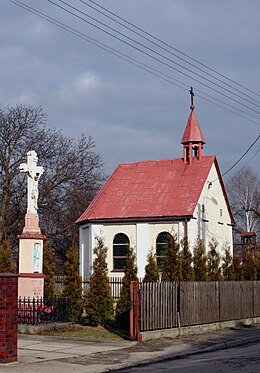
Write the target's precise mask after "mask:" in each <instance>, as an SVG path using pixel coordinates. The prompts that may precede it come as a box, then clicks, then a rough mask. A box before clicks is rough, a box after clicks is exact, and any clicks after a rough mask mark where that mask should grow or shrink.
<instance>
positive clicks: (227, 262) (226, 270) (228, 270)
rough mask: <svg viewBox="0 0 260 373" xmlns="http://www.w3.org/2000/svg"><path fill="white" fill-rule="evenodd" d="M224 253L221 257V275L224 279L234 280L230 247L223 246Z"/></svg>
mask: <svg viewBox="0 0 260 373" xmlns="http://www.w3.org/2000/svg"><path fill="white" fill-rule="evenodd" d="M224 251H225V255H224V256H223V257H222V275H223V280H225V281H234V280H235V278H236V276H235V269H234V264H233V258H232V255H231V253H230V247H225V249H224Z"/></svg>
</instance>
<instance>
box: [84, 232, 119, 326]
mask: <svg viewBox="0 0 260 373" xmlns="http://www.w3.org/2000/svg"><path fill="white" fill-rule="evenodd" d="M97 241H98V244H97V247H95V248H94V254H95V255H96V258H95V260H94V263H93V273H92V275H91V277H90V288H89V291H88V293H87V297H86V303H85V305H86V316H87V318H88V319H89V321H90V322H91V324H93V325H95V326H97V325H102V326H105V325H107V323H108V322H109V321H110V320H112V318H113V314H114V307H113V298H112V295H111V288H110V284H109V277H108V268H107V262H106V257H107V248H106V247H104V242H103V240H102V239H101V238H98V239H97Z"/></svg>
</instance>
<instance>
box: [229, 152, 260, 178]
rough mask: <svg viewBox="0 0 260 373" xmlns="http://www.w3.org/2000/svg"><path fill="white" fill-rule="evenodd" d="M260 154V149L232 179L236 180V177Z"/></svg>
mask: <svg viewBox="0 0 260 373" xmlns="http://www.w3.org/2000/svg"><path fill="white" fill-rule="evenodd" d="M259 152H260V148H259V149H258V150H257V151H256V152H255V153H254V154H253V155H252V157H251V158H250V159H249V160H248V161H247V162H246V164H244V166H243V167H242V168H241V169H240V170H239V171H238V172H237V173H236V174H235V175H234V176H232V179H235V177H236V176H237V175H238V174H239V173H240V172H241V171H243V170H244V168H245V167H246V166H248V164H249V163H250V162H251V161H252V160H253V159H254V158H255V157H256V156H257V154H258V153H259Z"/></svg>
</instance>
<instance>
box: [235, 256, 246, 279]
mask: <svg viewBox="0 0 260 373" xmlns="http://www.w3.org/2000/svg"><path fill="white" fill-rule="evenodd" d="M233 267H234V275H235V279H234V280H235V281H242V280H244V268H243V262H242V260H241V258H239V257H238V256H234V257H233Z"/></svg>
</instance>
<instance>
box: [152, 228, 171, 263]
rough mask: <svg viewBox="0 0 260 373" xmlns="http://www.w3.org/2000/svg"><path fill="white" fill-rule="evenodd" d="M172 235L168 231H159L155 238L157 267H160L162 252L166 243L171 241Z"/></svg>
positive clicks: (162, 257)
mask: <svg viewBox="0 0 260 373" xmlns="http://www.w3.org/2000/svg"><path fill="white" fill-rule="evenodd" d="M172 239H173V237H172V235H171V234H170V233H169V232H161V233H159V234H158V236H157V239H156V260H157V265H158V267H159V268H162V266H163V261H164V252H165V248H166V247H167V245H168V244H169V243H170V242H171V241H172Z"/></svg>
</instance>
